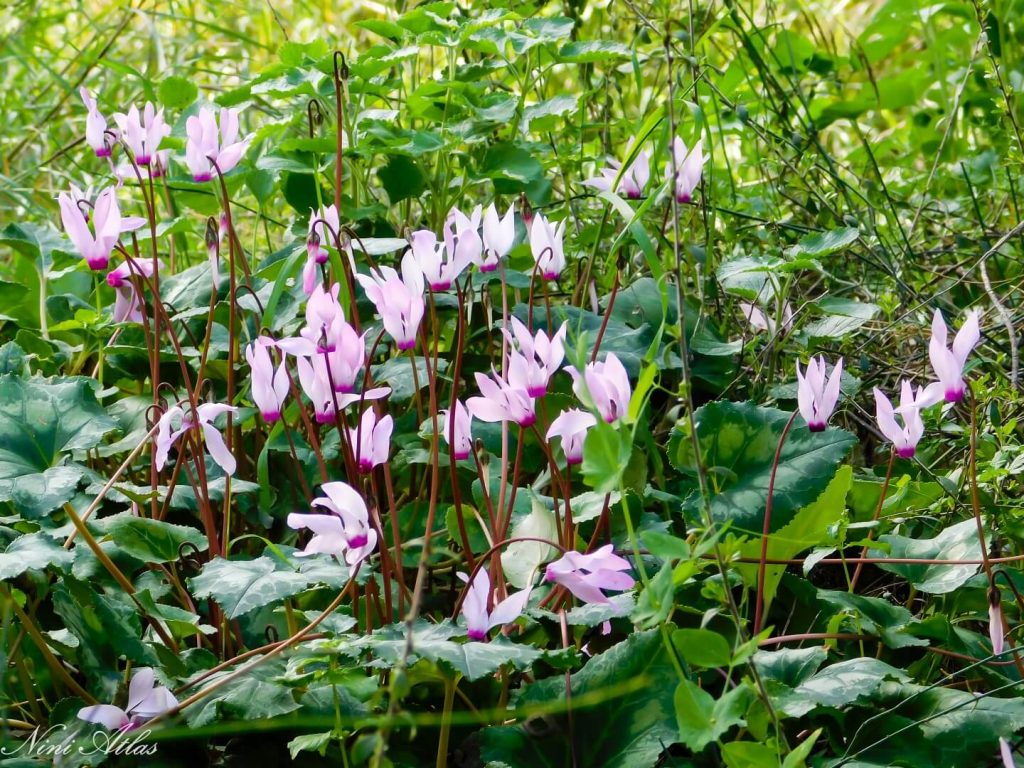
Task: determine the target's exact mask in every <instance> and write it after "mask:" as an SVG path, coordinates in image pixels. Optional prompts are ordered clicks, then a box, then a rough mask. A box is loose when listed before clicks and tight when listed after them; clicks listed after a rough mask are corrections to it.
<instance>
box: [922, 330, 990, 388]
mask: <svg viewBox="0 0 1024 768" xmlns="http://www.w3.org/2000/svg"><path fill="white" fill-rule="evenodd" d="M947 334H948V331H947V329H946V323H945V321H943V319H942V313H941V312H939V310H935V315H934V316H933V317H932V338H931V341H930V342H929V344H928V358H929V359H930V360H931V363H932V368H933V369H934V371H935V375H936V377H938V379H939V380H938V381H936V382H934V383H933V384H929V385H928V386H927V387H926V388H925V397H924V400H925V402H927V403H928V404H929V405H931V404H934V403H938V402H941V401H942V400H943V399H945V401H946V402H947V403H956V402H959V401H960V400H962V399H963V397H964V389H965V388H966V387H967V384H965V383H964V364H965V363H966V362H967V356H968V355H969V354H971V350H972V349H974V347H975V345H976V344H977V343H978V340H979V339H980V338H981V331H980V329H979V328H978V313H977V312H976V311H972V312H968V313H967V319H966V320H965V321H964V324H963V326H961V328H960V330H959V331H957V334H956V338H954V339H953V348H952V349H950V348H949V347H947V346H946V344H947V342H946V337H947Z"/></svg>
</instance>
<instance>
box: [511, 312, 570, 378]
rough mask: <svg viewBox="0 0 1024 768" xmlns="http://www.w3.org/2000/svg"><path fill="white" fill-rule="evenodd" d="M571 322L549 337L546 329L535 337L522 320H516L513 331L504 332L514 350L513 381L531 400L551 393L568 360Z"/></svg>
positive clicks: (513, 323)
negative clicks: (555, 377)
mask: <svg viewBox="0 0 1024 768" xmlns="http://www.w3.org/2000/svg"><path fill="white" fill-rule="evenodd" d="M566 328H567V323H562V325H561V327H560V328H559V329H558V330H557V331H555V335H554V336H551V337H549V336H548V335H547V333H546V332H544V331H543V330H538V331H537V333H536V335H534V336H531V335H530V330H529V329H528V328H527V327H526V325H525V324H523V323H522V322H521V321H520V320H519V318H517V317H513V318H512V330H511V332H510V331H509V330H508V329H507V328H503V329H502V332H503V333H504V334H505V338H506V339H508V343H509V345H510V346H511V347H512V354H510V356H509V374H508V379H509V381H510V382H511V383H512V384H513V385H515V386H522V387H523V388H525V389H526V392H527V394H529V395H530V397H542V396H543V395H545V394H546V393H547V391H548V381H549V380H550V379H551V377H552V376H553V375H554V374H555V372H556V371H557V370H558V369H559V367H560V366H561V365H562V361H563V360H564V359H565V333H566Z"/></svg>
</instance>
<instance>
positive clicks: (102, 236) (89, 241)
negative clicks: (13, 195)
mask: <svg viewBox="0 0 1024 768" xmlns="http://www.w3.org/2000/svg"><path fill="white" fill-rule="evenodd" d="M116 192H117V191H116V190H115V188H114V187H107V188H106V189H104V190H103V191H102V192H100V193H99V195H97V196H96V204H95V205H94V206H93V209H92V216H90V217H89V220H87V219H86V215H85V214H84V213H83V212H82V208H81V207H80V203H79V201H76V200H75V199H74V198H73V197H72V195H69V194H68V193H67V192H61V193H60V194H59V195H57V203H58V205H59V206H60V218H61V222H62V223H63V224H64V231H65V232H67V234H68V237H69V238H70V239H71V242H72V244H73V245H74V246H75V249H76V250H77V251H78V252H79V253H80V254H81V255H82V258H84V259H85V263H86V264H88V265H89V269H94V270H99V269H106V268H107V264H109V263H110V253H111V251H113V250H114V246H115V245H117V241H118V240H119V239H120V237H121V233H122V232H127V231H129V230H131V229H136V228H138V227H139V226H142V224H143V223H144V222H143V220H141V219H136V218H135V217H127V218H122V217H121V209H120V208H119V207H118V205H117V194H116ZM90 223H91V224H92V229H91V230H90V228H89V225H90ZM94 233H95V234H94Z"/></svg>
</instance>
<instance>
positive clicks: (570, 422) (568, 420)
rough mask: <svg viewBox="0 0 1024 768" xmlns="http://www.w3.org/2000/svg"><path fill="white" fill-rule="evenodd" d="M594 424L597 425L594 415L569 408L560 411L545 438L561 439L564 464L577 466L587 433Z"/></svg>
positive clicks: (580, 459)
mask: <svg viewBox="0 0 1024 768" xmlns="http://www.w3.org/2000/svg"><path fill="white" fill-rule="evenodd" d="M595 424H597V419H596V418H594V414H592V413H590V412H589V411H581V410H580V409H578V408H571V409H569V410H567V411H562V413H560V414H559V415H558V417H557V418H556V419H555V420H554V421H552V422H551V426H550V427H548V433H547V435H545V437H547V439H548V440H551V439H552V438H555V437H559V438H561V439H562V453H564V454H565V463H566V464H579V463H580V462H582V461H583V441H584V440H585V439H586V437H587V432H588V431H589V430H590V428H591V427H592V426H594V425H595Z"/></svg>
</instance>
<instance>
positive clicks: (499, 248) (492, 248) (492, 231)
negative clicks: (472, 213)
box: [476, 203, 516, 272]
mask: <svg viewBox="0 0 1024 768" xmlns="http://www.w3.org/2000/svg"><path fill="white" fill-rule="evenodd" d="M515 240H516V214H515V206H514V205H510V206H509V207H508V211H507V212H506V213H505V216H504V217H502V218H500V219H499V218H498V209H497V208H495V207H494V203H491V204H490V205H489V206H487V210H486V211H484V241H483V245H484V247H483V250H482V251H481V252H480V258H479V260H477V262H476V265H477V266H478V267H479V268H480V271H481V272H493V271H494V270H496V269H497V268H498V264H499V263H500V262H501V260H502V259H503V258H505V257H506V256H507V255H508V252H509V251H511V250H512V244H513V243H514V242H515Z"/></svg>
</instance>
